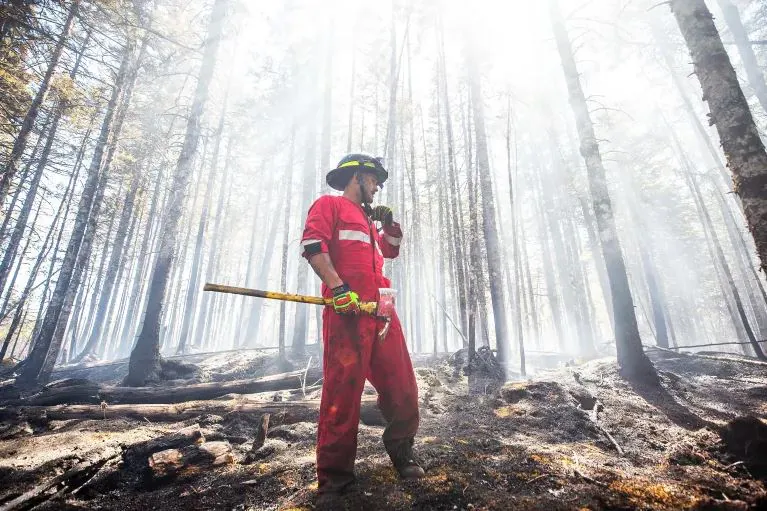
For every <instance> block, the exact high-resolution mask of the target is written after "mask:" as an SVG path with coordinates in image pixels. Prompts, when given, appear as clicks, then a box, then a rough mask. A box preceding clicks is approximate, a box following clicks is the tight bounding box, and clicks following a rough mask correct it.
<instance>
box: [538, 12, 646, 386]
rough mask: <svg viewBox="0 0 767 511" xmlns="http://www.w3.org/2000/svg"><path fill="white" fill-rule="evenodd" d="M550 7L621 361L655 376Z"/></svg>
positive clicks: (576, 85)
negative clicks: (584, 166) (597, 234)
mask: <svg viewBox="0 0 767 511" xmlns="http://www.w3.org/2000/svg"><path fill="white" fill-rule="evenodd" d="M549 9H550V13H551V19H552V26H553V29H554V36H555V38H556V42H557V48H558V50H559V55H560V58H561V60H562V68H563V71H564V75H565V81H566V82H567V89H568V91H569V95H570V105H571V107H572V109H573V113H574V115H575V121H576V127H577V129H578V136H579V138H580V142H581V146H580V151H581V155H582V156H583V159H584V160H585V162H586V171H587V175H588V182H589V190H590V192H591V198H592V201H593V202H594V214H595V216H596V221H597V226H598V228H599V241H600V243H601V246H602V253H603V256H604V259H605V264H606V266H607V277H608V280H609V282H610V294H611V296H612V302H613V316H614V318H615V343H616V347H617V351H618V364H619V365H620V367H621V369H622V370H623V371H624V372H625V373H626V374H627V375H630V376H637V377H642V376H653V375H654V374H655V370H654V368H653V366H652V364H651V363H650V360H649V359H648V358H647V356H646V355H645V353H644V351H643V349H642V339H641V337H640V336H639V329H638V326H637V320H636V314H635V311H634V300H633V298H632V296H631V289H630V288H629V283H628V276H627V274H626V265H625V263H624V261H623V252H622V251H621V246H620V243H619V241H618V233H617V229H616V226H615V218H614V217H613V211H612V202H611V200H610V195H609V192H608V189H607V178H606V175H605V168H604V165H603V164H602V156H601V154H600V151H599V144H598V143H597V138H596V134H595V133H594V124H593V122H592V121H591V114H590V113H589V110H588V106H587V103H586V96H585V95H584V93H583V88H582V86H581V82H580V76H579V74H578V68H577V66H576V63H575V56H574V55H573V49H572V46H571V45H570V40H569V38H568V35H567V30H566V29H565V24H564V19H563V17H562V13H561V12H560V10H559V5H558V2H557V0H549Z"/></svg>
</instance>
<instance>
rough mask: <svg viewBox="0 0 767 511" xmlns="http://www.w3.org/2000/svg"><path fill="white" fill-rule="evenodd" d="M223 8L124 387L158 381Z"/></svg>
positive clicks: (217, 5) (211, 28)
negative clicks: (163, 327) (165, 317)
mask: <svg viewBox="0 0 767 511" xmlns="http://www.w3.org/2000/svg"><path fill="white" fill-rule="evenodd" d="M227 4H228V0H215V2H214V4H213V10H212V12H211V15H210V21H209V23H208V36H207V40H206V41H205V50H204V53H203V57H202V65H201V67H200V75H199V78H198V79H197V88H196V90H195V93H194V100H193V103H192V107H191V111H190V114H189V118H188V120H187V127H186V135H185V137H184V145H183V147H182V149H181V153H180V155H179V158H178V163H177V165H176V173H175V175H174V176H173V183H172V185H171V195H170V197H169V203H168V206H167V208H166V211H165V215H164V219H163V224H162V228H161V234H160V237H159V242H160V243H159V248H158V254H157V259H156V260H155V263H154V270H153V273H152V278H151V283H150V284H149V290H148V295H147V306H146V312H145V314H144V321H143V324H142V326H141V332H140V333H139V336H138V339H137V341H136V345H135V346H134V347H133V350H132V351H131V356H130V362H129V368H128V375H127V376H126V378H125V384H126V385H144V384H145V383H146V382H148V381H156V380H158V379H159V378H160V369H161V368H160V362H161V358H160V322H161V319H162V309H163V307H164V306H165V298H166V297H165V294H166V290H167V286H168V277H169V276H170V271H171V266H172V264H173V257H174V251H175V246H176V239H177V237H178V227H179V222H180V220H181V215H182V213H183V210H184V199H185V196H186V190H187V187H188V185H189V179H190V177H191V168H192V163H193V161H194V155H195V152H196V150H197V144H198V142H199V139H200V120H201V118H202V115H203V112H204V111H205V104H206V103H207V99H208V88H209V87H210V82H211V80H212V78H213V71H214V69H215V65H216V55H217V54H218V47H219V43H220V41H221V34H222V32H223V25H224V19H225V17H226V8H227Z"/></svg>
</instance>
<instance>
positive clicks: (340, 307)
mask: <svg viewBox="0 0 767 511" xmlns="http://www.w3.org/2000/svg"><path fill="white" fill-rule="evenodd" d="M333 310H335V311H336V314H348V315H355V314H359V312H360V297H359V295H358V294H357V293H355V292H354V291H352V290H351V288H350V287H349V285H348V284H343V285H341V286H338V287H336V288H333Z"/></svg>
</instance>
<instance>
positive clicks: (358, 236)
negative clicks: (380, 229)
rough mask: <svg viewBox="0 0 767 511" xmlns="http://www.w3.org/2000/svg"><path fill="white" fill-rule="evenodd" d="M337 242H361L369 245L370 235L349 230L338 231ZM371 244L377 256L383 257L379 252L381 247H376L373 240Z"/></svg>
mask: <svg viewBox="0 0 767 511" xmlns="http://www.w3.org/2000/svg"><path fill="white" fill-rule="evenodd" d="M338 240H339V241H361V242H363V243H367V244H368V245H370V243H371V239H370V233H369V232H362V231H354V230H349V229H340V230H339V231H338ZM373 242H374V243H373V244H374V245H375V247H376V250H377V251H378V253H379V254H381V257H383V253H382V252H381V247H379V246H378V243H375V241H374V240H373Z"/></svg>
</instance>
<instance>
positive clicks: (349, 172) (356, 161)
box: [325, 154, 389, 191]
mask: <svg viewBox="0 0 767 511" xmlns="http://www.w3.org/2000/svg"><path fill="white" fill-rule="evenodd" d="M355 172H372V173H374V174H375V175H376V178H377V179H378V185H379V186H383V184H384V181H386V179H387V178H388V177H389V173H388V172H386V169H385V168H384V167H383V165H382V164H381V160H380V159H379V158H373V157H372V156H368V155H366V154H347V155H346V156H344V157H343V158H341V161H339V162H338V166H337V167H336V168H334V169H333V170H331V171H330V172H328V175H327V177H326V178H325V180H326V181H327V183H328V186H330V187H331V188H333V189H334V190H339V191H343V189H344V188H346V185H347V183H349V180H350V179H351V178H352V176H353V175H354V173H355Z"/></svg>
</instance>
